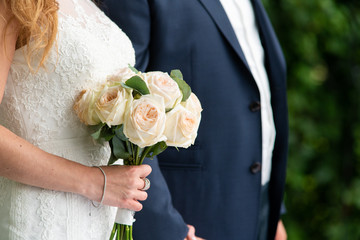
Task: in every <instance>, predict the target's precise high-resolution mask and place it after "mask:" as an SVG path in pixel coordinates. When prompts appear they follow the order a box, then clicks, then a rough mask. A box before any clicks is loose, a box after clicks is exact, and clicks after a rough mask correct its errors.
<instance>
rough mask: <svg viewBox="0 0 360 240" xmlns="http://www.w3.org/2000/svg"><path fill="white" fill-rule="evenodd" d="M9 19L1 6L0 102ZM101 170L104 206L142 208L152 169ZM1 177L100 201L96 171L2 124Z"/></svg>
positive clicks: (10, 41) (10, 46)
mask: <svg viewBox="0 0 360 240" xmlns="http://www.w3.org/2000/svg"><path fill="white" fill-rule="evenodd" d="M1 16H3V17H1ZM9 17H10V15H9V14H6V12H5V11H4V8H3V7H2V6H1V3H0V53H1V54H0V103H1V100H2V97H3V94H4V88H5V84H6V79H7V76H8V72H9V68H10V64H11V61H12V58H13V55H14V52H15V45H16V39H17V33H16V23H15V22H14V23H13V24H12V25H10V26H8V28H7V30H6V37H5V38H4V37H3V36H4V35H3V34H4V28H5V25H6V21H8V20H9ZM4 39H5V43H4ZM5 49H6V50H5ZM103 169H104V171H105V173H106V175H107V188H106V193H105V199H104V204H107V205H112V206H118V207H123V208H129V209H132V210H135V211H139V210H141V208H142V205H141V204H140V203H139V202H138V201H137V200H145V199H146V198H147V193H146V192H144V191H141V190H139V189H141V188H143V187H144V181H143V180H142V178H144V177H146V176H147V175H148V174H149V173H150V172H151V168H150V167H149V166H148V165H143V166H112V167H103ZM0 176H3V177H6V178H9V179H11V180H14V181H18V182H21V183H24V184H28V185H32V186H36V187H42V188H47V189H52V190H58V191H65V192H73V193H77V194H81V195H83V196H85V197H87V198H89V199H91V200H95V201H100V198H101V196H102V191H103V185H104V177H103V175H102V173H101V171H100V170H99V169H97V168H92V167H87V166H84V165H81V164H78V163H75V162H72V161H69V160H67V159H64V158H61V157H58V156H55V155H52V154H49V153H47V152H45V151H42V150H41V149H39V148H37V147H35V146H33V145H32V144H30V143H29V142H27V141H25V140H24V139H22V138H20V137H18V136H16V135H15V134H14V133H12V132H11V131H9V130H8V129H6V128H5V127H3V126H1V125H0Z"/></svg>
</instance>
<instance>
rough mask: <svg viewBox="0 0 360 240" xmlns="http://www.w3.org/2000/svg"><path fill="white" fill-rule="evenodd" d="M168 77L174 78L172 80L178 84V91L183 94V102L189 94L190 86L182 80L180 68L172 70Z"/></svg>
mask: <svg viewBox="0 0 360 240" xmlns="http://www.w3.org/2000/svg"><path fill="white" fill-rule="evenodd" d="M170 77H171V78H172V79H174V81H175V82H176V83H177V84H178V86H179V88H180V91H181V92H182V94H183V98H182V100H181V101H182V102H185V101H186V100H187V99H188V98H189V97H190V94H191V88H190V86H189V85H188V84H187V83H186V82H185V81H184V79H183V75H182V73H181V72H180V70H177V69H175V70H172V71H171V73H170Z"/></svg>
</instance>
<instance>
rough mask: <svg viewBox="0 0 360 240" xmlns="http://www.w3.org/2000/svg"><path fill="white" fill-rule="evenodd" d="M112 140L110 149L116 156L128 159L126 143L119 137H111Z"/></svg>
mask: <svg viewBox="0 0 360 240" xmlns="http://www.w3.org/2000/svg"><path fill="white" fill-rule="evenodd" d="M111 142H112V147H113V149H112V151H113V154H114V156H115V157H116V158H121V159H128V158H129V157H130V154H129V152H128V151H127V150H126V145H125V144H126V143H125V142H124V141H122V140H121V139H120V138H119V137H117V136H115V137H113V138H112V139H111Z"/></svg>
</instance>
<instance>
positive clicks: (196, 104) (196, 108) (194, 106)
mask: <svg viewBox="0 0 360 240" xmlns="http://www.w3.org/2000/svg"><path fill="white" fill-rule="evenodd" d="M181 104H182V105H183V106H184V107H185V108H186V109H187V110H189V111H190V112H192V113H194V114H195V115H196V116H197V117H201V116H200V115H201V112H202V110H203V109H202V107H201V103H200V101H199V99H198V98H197V96H196V95H195V94H194V93H191V94H190V97H189V98H188V99H187V100H186V102H182V103H181Z"/></svg>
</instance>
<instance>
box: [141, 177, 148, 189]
mask: <svg viewBox="0 0 360 240" xmlns="http://www.w3.org/2000/svg"><path fill="white" fill-rule="evenodd" d="M143 180H144V187H143V188H142V189H141V190H143V191H146V190H148V189H149V188H150V180H149V179H148V178H143Z"/></svg>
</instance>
